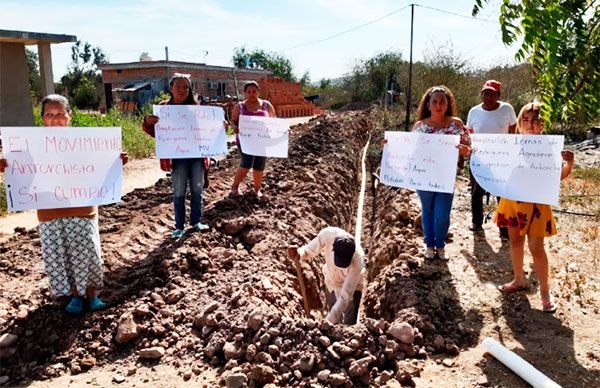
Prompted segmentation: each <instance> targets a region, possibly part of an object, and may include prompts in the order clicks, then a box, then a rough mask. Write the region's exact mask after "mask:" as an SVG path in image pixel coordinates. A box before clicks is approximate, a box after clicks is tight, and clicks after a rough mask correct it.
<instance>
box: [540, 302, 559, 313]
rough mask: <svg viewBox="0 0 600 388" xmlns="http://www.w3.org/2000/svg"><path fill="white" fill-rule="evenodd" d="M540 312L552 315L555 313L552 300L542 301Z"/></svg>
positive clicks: (554, 305)
mask: <svg viewBox="0 0 600 388" xmlns="http://www.w3.org/2000/svg"><path fill="white" fill-rule="evenodd" d="M542 310H543V311H544V312H545V313H553V312H555V311H556V304H555V303H554V301H553V300H552V299H550V300H548V301H546V302H544V301H542Z"/></svg>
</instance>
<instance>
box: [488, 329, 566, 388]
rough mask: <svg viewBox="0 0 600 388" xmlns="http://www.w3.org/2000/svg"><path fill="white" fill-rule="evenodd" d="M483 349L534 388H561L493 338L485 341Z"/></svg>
mask: <svg viewBox="0 0 600 388" xmlns="http://www.w3.org/2000/svg"><path fill="white" fill-rule="evenodd" d="M483 347H484V348H485V350H486V351H487V352H488V353H490V354H491V355H492V356H494V357H496V358H497V359H498V361H500V362H501V363H503V364H504V365H506V366H507V367H508V368H509V369H510V370H512V371H513V372H515V373H516V374H518V375H519V376H520V377H521V378H522V379H523V380H525V381H527V382H528V383H529V384H531V385H532V386H533V387H534V388H538V387H540V388H560V385H558V384H556V383H555V382H554V381H552V380H550V378H548V377H547V376H546V375H545V374H543V373H542V372H540V371H539V370H537V369H535V367H534V366H533V365H531V364H530V363H528V362H527V361H525V360H524V359H522V358H521V357H519V356H517V355H516V354H515V353H513V352H511V351H510V350H508V349H506V348H505V347H504V346H502V344H500V343H499V342H498V341H496V340H495V339H493V338H491V337H487V338H486V339H484V340H483Z"/></svg>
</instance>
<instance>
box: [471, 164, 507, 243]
mask: <svg viewBox="0 0 600 388" xmlns="http://www.w3.org/2000/svg"><path fill="white" fill-rule="evenodd" d="M486 193H487V192H486V191H485V190H484V189H483V188H482V187H481V186H479V184H478V183H477V181H476V180H475V177H474V176H473V174H471V221H472V222H473V226H479V227H480V226H482V225H483V197H484V196H485V195H486ZM496 201H498V203H500V197H496ZM498 229H499V230H500V234H501V235H504V236H506V237H508V228H498Z"/></svg>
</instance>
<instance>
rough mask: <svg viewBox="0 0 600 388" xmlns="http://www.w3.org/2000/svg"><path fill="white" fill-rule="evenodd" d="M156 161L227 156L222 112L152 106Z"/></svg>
mask: <svg viewBox="0 0 600 388" xmlns="http://www.w3.org/2000/svg"><path fill="white" fill-rule="evenodd" d="M152 109H153V111H154V114H155V115H156V116H158V117H159V122H158V124H156V125H155V127H154V136H155V139H156V156H158V157H159V158H174V159H184V158H203V157H212V156H219V155H226V154H227V135H226V133H225V128H223V120H225V115H224V113H223V108H220V107H215V106H201V105H154V106H153V107H152Z"/></svg>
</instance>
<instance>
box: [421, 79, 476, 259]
mask: <svg viewBox="0 0 600 388" xmlns="http://www.w3.org/2000/svg"><path fill="white" fill-rule="evenodd" d="M455 115H456V106H455V104H454V95H453V94H452V91H451V90H450V89H449V88H448V87H446V86H443V85H441V86H433V87H431V88H429V89H428V90H427V91H426V92H425V94H424V95H423V97H421V102H420V103H419V109H418V110H417V122H416V123H415V125H414V127H413V132H422V133H433V134H443V135H460V138H461V140H460V145H459V146H458V151H459V156H460V158H459V166H461V165H462V163H463V158H464V157H465V156H467V155H468V154H469V152H470V150H471V149H470V147H469V143H470V140H469V135H468V133H467V131H466V130H465V126H464V124H463V122H462V120H461V119H460V118H458V117H456V116H455ZM417 194H418V195H419V199H420V200H421V224H422V225H423V234H424V235H425V245H426V250H425V254H424V255H425V258H426V259H433V258H435V256H436V254H437V256H438V257H439V258H440V259H442V260H448V255H447V254H446V250H445V240H446V237H447V235H448V228H449V227H450V210H451V209H452V200H453V198H454V194H453V193H438V192H434V191H426V190H417Z"/></svg>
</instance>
